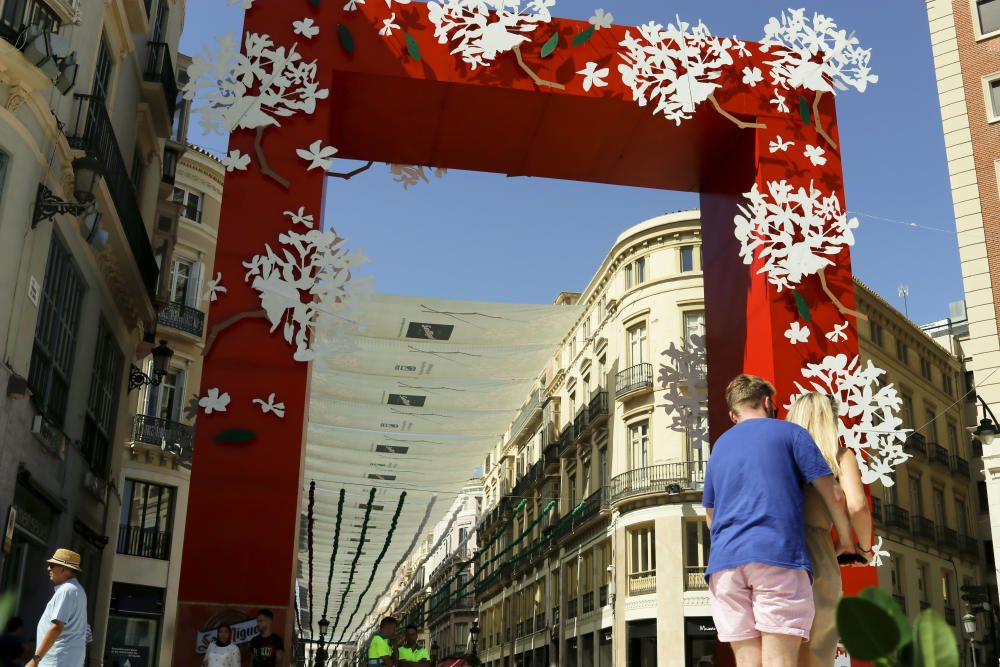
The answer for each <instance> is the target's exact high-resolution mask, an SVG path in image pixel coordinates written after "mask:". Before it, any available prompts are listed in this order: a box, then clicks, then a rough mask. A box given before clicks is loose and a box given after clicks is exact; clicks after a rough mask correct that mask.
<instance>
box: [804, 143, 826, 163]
mask: <svg viewBox="0 0 1000 667" xmlns="http://www.w3.org/2000/svg"><path fill="white" fill-rule="evenodd" d="M802 154H803V155H805V157H806V159H808V160H809V161H810V162H812V163H813V165H814V166H816V167H821V166H823V165H824V164H826V151H825V150H824V149H822V148H820V147H819V146H813V145H812V144H806V149H805V150H804V151H803V152H802Z"/></svg>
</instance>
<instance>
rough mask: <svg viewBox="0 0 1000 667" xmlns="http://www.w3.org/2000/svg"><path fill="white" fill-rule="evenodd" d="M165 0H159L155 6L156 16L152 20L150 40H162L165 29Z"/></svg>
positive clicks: (166, 7) (166, 8)
mask: <svg viewBox="0 0 1000 667" xmlns="http://www.w3.org/2000/svg"><path fill="white" fill-rule="evenodd" d="M168 9H169V7H168V6H167V0H160V2H159V3H157V6H156V18H155V19H154V20H153V32H152V33H151V34H150V36H149V41H151V42H162V41H164V37H166V31H167V10H168Z"/></svg>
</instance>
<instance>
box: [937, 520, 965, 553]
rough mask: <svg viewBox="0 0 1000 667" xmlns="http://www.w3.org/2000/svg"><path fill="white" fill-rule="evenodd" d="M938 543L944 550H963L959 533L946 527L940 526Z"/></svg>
mask: <svg viewBox="0 0 1000 667" xmlns="http://www.w3.org/2000/svg"><path fill="white" fill-rule="evenodd" d="M937 543H938V546H939V547H941V548H942V549H949V550H951V551H958V550H959V549H960V548H961V546H960V544H959V539H958V532H956V531H955V530H953V529H952V528H946V527H945V526H938V529H937Z"/></svg>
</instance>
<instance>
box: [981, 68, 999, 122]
mask: <svg viewBox="0 0 1000 667" xmlns="http://www.w3.org/2000/svg"><path fill="white" fill-rule="evenodd" d="M984 85H985V87H986V119H987V120H988V121H989V122H991V123H993V122H996V121H998V120H1000V77H995V78H992V79H988V80H986V81H985V82H984Z"/></svg>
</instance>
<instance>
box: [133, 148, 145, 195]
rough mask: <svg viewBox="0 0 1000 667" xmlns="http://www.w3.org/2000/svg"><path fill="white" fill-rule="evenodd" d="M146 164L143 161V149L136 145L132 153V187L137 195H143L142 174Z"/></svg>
mask: <svg viewBox="0 0 1000 667" xmlns="http://www.w3.org/2000/svg"><path fill="white" fill-rule="evenodd" d="M145 168H146V165H145V164H144V163H143V161H142V151H141V150H139V147H138V146H136V148H135V153H133V154H132V188H133V189H134V190H135V195H136V197H139V198H141V197H142V176H143V172H144V171H145Z"/></svg>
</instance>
